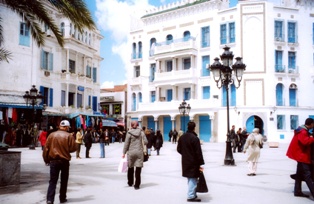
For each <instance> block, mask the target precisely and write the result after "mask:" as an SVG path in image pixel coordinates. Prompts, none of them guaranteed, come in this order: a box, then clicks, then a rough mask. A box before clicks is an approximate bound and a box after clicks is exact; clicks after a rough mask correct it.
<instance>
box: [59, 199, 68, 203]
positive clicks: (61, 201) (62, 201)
mask: <svg viewBox="0 0 314 204" xmlns="http://www.w3.org/2000/svg"><path fill="white" fill-rule="evenodd" d="M67 201H68V200H67V199H64V200H60V203H66V202H67Z"/></svg>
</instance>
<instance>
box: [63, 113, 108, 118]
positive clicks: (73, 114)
mask: <svg viewBox="0 0 314 204" xmlns="http://www.w3.org/2000/svg"><path fill="white" fill-rule="evenodd" d="M79 115H86V116H92V117H104V116H103V115H101V114H97V113H96V114H95V113H82V112H77V113H70V114H68V115H67V117H68V118H75V117H77V116H79Z"/></svg>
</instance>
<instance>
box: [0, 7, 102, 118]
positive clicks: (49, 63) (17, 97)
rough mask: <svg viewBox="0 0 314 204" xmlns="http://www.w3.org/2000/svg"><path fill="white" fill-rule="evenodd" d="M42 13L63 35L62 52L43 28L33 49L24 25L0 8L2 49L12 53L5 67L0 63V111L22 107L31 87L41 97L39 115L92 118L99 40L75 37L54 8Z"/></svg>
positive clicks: (93, 35) (93, 34) (92, 35)
mask: <svg viewBox="0 0 314 204" xmlns="http://www.w3.org/2000/svg"><path fill="white" fill-rule="evenodd" d="M47 10H48V13H51V15H52V16H53V17H54V20H55V23H56V25H59V27H60V31H61V32H62V35H63V36H64V47H63V48H62V47H60V46H59V44H58V43H57V41H56V38H55V37H54V35H53V34H52V32H51V31H50V30H49V28H48V27H47V26H45V25H42V30H43V32H45V45H44V46H41V47H38V46H37V44H36V42H35V41H34V40H33V39H32V37H31V34H30V30H29V28H28V26H27V24H26V23H25V22H24V20H23V19H22V18H21V17H20V16H19V15H17V14H16V13H14V12H12V10H10V9H8V8H6V7H4V6H3V5H2V4H1V3H0V15H1V17H2V19H3V21H2V24H5V25H4V26H3V28H4V30H3V36H4V45H3V47H4V48H6V49H7V50H9V51H11V52H12V59H11V60H10V62H9V63H6V62H1V63H0V70H1V74H0V107H1V108H3V109H5V108H8V107H13V108H22V109H23V108H26V107H25V102H24V100H23V97H22V96H23V95H24V94H25V91H28V90H29V89H30V88H31V87H32V85H36V87H37V89H38V90H39V91H41V93H42V95H43V96H44V100H43V103H42V104H46V106H47V108H46V111H45V114H48V115H63V116H67V117H69V118H72V117H74V116H75V115H76V116H77V114H86V115H94V114H95V112H98V111H99V102H100V100H99V95H100V82H99V81H100V62H101V61H102V58H101V57H100V40H101V39H102V38H103V37H102V36H101V35H100V32H99V31H98V30H95V31H90V30H84V32H83V33H79V32H78V30H77V29H76V28H75V27H74V25H73V24H72V23H71V22H70V21H69V20H68V19H67V18H65V17H64V16H63V15H61V14H60V13H58V12H57V11H56V10H54V8H52V7H49V5H47ZM19 110H20V109H19ZM19 114H20V113H19Z"/></svg>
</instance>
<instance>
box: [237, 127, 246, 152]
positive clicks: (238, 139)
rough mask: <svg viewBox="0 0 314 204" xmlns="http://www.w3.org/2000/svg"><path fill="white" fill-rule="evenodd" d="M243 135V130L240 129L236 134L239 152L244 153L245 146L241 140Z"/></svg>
mask: <svg viewBox="0 0 314 204" xmlns="http://www.w3.org/2000/svg"><path fill="white" fill-rule="evenodd" d="M241 133H242V128H239V129H238V131H237V133H236V137H237V147H238V152H242V146H243V145H244V144H243V143H242V140H241Z"/></svg>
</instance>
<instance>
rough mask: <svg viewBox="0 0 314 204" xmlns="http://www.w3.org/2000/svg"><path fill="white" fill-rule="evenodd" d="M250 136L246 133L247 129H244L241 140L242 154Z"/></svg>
mask: <svg viewBox="0 0 314 204" xmlns="http://www.w3.org/2000/svg"><path fill="white" fill-rule="evenodd" d="M248 136H249V134H248V132H247V131H246V127H243V129H242V132H241V134H240V140H241V144H242V145H241V152H242V151H243V148H244V145H245V142H246V138H247V137H248Z"/></svg>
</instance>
